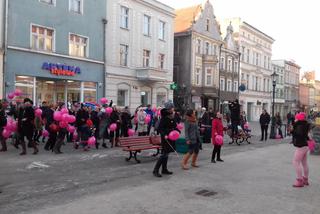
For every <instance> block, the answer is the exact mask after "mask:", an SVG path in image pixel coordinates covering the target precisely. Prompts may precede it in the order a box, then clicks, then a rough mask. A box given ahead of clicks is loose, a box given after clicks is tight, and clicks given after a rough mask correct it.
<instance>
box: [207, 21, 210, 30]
mask: <svg viewBox="0 0 320 214" xmlns="http://www.w3.org/2000/svg"><path fill="white" fill-rule="evenodd" d="M209 30H210V19H207V25H206V31H208V32H209Z"/></svg>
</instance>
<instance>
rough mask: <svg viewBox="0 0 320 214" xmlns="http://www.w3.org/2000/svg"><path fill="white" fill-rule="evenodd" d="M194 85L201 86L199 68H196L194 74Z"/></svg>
mask: <svg viewBox="0 0 320 214" xmlns="http://www.w3.org/2000/svg"><path fill="white" fill-rule="evenodd" d="M194 82H195V84H196V85H201V73H200V68H196V73H195V81H194Z"/></svg>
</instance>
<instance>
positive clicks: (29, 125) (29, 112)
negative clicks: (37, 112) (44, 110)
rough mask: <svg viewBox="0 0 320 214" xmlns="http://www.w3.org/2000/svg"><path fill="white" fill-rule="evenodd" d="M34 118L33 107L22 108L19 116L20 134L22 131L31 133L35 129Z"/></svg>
mask: <svg viewBox="0 0 320 214" xmlns="http://www.w3.org/2000/svg"><path fill="white" fill-rule="evenodd" d="M34 117H35V116H34V109H33V108H32V106H28V107H22V108H20V109H19V114H18V132H22V130H23V131H25V132H31V131H32V130H33V127H34ZM24 119H25V120H24Z"/></svg>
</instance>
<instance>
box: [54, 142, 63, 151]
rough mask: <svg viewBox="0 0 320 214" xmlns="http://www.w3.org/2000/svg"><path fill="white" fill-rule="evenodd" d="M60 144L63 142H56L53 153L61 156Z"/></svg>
mask: <svg viewBox="0 0 320 214" xmlns="http://www.w3.org/2000/svg"><path fill="white" fill-rule="evenodd" d="M62 143H63V140H58V141H57V142H56V144H55V145H54V147H53V152H54V153H55V154H61V153H62V152H61V151H60V149H61V146H62Z"/></svg>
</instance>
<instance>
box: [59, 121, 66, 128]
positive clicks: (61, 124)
mask: <svg viewBox="0 0 320 214" xmlns="http://www.w3.org/2000/svg"><path fill="white" fill-rule="evenodd" d="M59 126H60V128H67V127H68V122H66V121H60V122H59Z"/></svg>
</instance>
